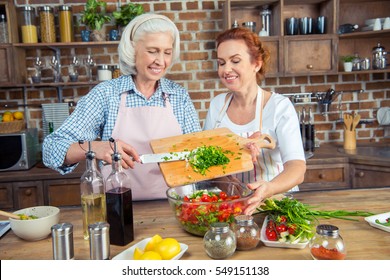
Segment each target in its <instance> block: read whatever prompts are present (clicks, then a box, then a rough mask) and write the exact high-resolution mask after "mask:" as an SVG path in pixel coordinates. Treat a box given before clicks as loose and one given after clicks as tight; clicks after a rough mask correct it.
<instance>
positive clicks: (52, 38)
mask: <svg viewBox="0 0 390 280" xmlns="http://www.w3.org/2000/svg"><path fill="white" fill-rule="evenodd" d="M39 26H40V29H41V42H42V43H55V42H56V29H55V28H56V26H55V23H54V11H53V8H52V7H50V6H43V7H40V8H39Z"/></svg>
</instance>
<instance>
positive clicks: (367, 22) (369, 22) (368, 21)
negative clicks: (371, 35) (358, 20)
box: [365, 18, 385, 26]
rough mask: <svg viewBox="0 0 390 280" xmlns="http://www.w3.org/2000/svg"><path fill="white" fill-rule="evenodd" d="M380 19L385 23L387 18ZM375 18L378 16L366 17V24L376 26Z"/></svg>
mask: <svg viewBox="0 0 390 280" xmlns="http://www.w3.org/2000/svg"><path fill="white" fill-rule="evenodd" d="M379 19H380V21H381V24H383V22H384V21H385V18H379ZM375 20H376V18H372V19H366V21H365V24H366V25H367V26H369V25H372V26H374V23H375Z"/></svg>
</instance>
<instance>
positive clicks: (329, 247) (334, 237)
mask: <svg viewBox="0 0 390 280" xmlns="http://www.w3.org/2000/svg"><path fill="white" fill-rule="evenodd" d="M309 248H310V254H311V256H312V257H313V259H315V260H343V259H345V257H346V253H347V251H346V249H345V243H344V240H343V239H342V237H341V236H340V234H339V228H338V227H336V226H333V225H326V224H321V225H318V226H317V228H316V234H315V235H314V236H313V238H312V239H311V240H310V243H309Z"/></svg>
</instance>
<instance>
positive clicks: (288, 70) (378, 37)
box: [223, 0, 390, 77]
mask: <svg viewBox="0 0 390 280" xmlns="http://www.w3.org/2000/svg"><path fill="white" fill-rule="evenodd" d="M264 5H268V8H269V9H270V10H271V11H272V15H271V34H270V36H269V37H262V40H263V41H264V42H265V45H266V46H267V47H268V46H269V45H271V63H272V65H273V66H272V67H271V70H270V71H269V73H268V75H267V76H271V77H274V76H297V75H321V74H322V75H323V74H335V73H343V74H344V72H343V71H344V69H343V66H342V65H341V64H342V63H341V62H340V57H341V56H344V55H354V54H355V53H358V54H359V56H360V57H362V58H364V57H368V58H371V52H372V48H373V47H375V46H377V44H378V42H380V43H381V45H382V46H385V47H386V46H388V48H389V47H390V30H379V31H361V30H362V27H363V26H365V21H366V20H367V19H374V18H384V17H388V16H389V15H390V5H389V1H387V0H374V1H371V0H306V1H304V0H278V1H275V0H260V1H247V0H226V1H225V2H224V5H223V27H224V29H227V28H230V27H231V26H232V24H233V23H234V21H237V22H238V24H239V25H240V26H241V25H242V23H243V22H247V21H254V22H256V32H259V31H260V30H261V28H262V20H261V16H260V12H261V11H262V9H263V7H264ZM319 16H325V17H326V33H325V34H308V35H286V30H285V21H286V19H288V18H291V17H295V18H302V17H311V18H313V19H316V18H318V17H319ZM347 23H351V24H358V25H359V27H360V28H359V29H358V30H359V31H358V32H353V33H349V34H338V27H339V25H341V24H347ZM270 42H273V45H272V44H270ZM275 42H279V44H280V45H279V48H276V47H275ZM275 66H278V67H275ZM389 71H390V70H389V69H381V70H372V69H370V70H365V71H360V72H359V73H363V72H364V73H375V72H389ZM351 73H352V74H354V73H356V71H353V72H350V74H351Z"/></svg>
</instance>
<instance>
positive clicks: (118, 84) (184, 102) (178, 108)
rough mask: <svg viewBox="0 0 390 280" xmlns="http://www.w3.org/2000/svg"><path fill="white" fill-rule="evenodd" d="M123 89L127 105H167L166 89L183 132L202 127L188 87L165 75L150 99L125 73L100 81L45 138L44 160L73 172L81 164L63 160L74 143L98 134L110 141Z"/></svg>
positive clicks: (46, 163) (93, 137) (58, 167)
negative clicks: (164, 96) (71, 163)
mask: <svg viewBox="0 0 390 280" xmlns="http://www.w3.org/2000/svg"><path fill="white" fill-rule="evenodd" d="M123 92H128V94H127V96H126V106H127V107H142V106H159V107H164V106H165V105H164V99H163V93H166V94H168V96H169V102H170V103H171V105H172V108H173V113H174V115H175V117H176V119H177V121H178V123H179V125H180V127H181V129H182V132H183V134H187V133H192V132H197V131H201V127H200V123H199V119H198V114H197V112H196V110H195V107H194V105H193V103H192V101H191V99H190V96H189V94H188V92H187V90H186V89H185V88H184V87H182V86H180V85H179V84H177V83H174V82H173V81H170V80H168V79H165V78H162V79H160V81H159V85H158V88H157V90H156V92H155V93H154V94H153V95H152V96H151V97H150V98H149V99H146V98H145V96H143V95H142V94H141V93H140V92H139V91H138V90H137V89H136V87H135V84H134V81H133V79H132V77H131V76H121V77H119V78H118V79H113V80H109V81H106V82H102V83H100V84H98V85H96V86H95V87H94V88H93V89H92V90H91V91H90V92H89V93H88V94H87V95H85V96H84V97H82V98H81V99H80V101H79V102H78V103H77V106H76V109H75V110H74V112H73V113H72V114H71V115H70V116H69V117H68V118H67V119H66V120H65V122H64V123H63V125H62V126H61V127H60V128H58V129H57V130H56V131H54V132H53V133H51V134H49V135H48V136H47V137H46V138H45V139H44V141H43V145H42V158H43V162H44V164H45V165H46V166H48V167H50V168H52V169H54V170H57V171H58V172H60V173H61V174H67V173H70V172H71V171H73V170H74V168H76V166H77V165H72V166H64V165H63V162H64V159H65V155H66V153H67V151H68V149H69V146H70V145H71V144H73V143H75V142H78V141H79V140H84V141H92V140H95V139H97V138H101V139H102V140H103V141H107V140H108V139H109V138H110V137H111V134H112V131H113V129H114V125H115V121H116V119H117V114H118V110H119V105H120V100H121V94H122V93H123ZM129 144H130V145H131V143H129Z"/></svg>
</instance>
